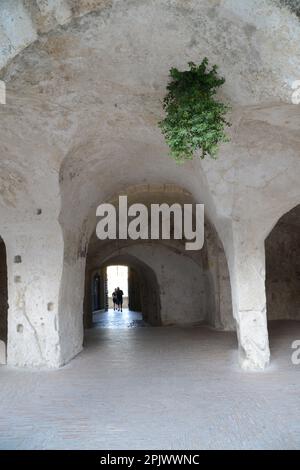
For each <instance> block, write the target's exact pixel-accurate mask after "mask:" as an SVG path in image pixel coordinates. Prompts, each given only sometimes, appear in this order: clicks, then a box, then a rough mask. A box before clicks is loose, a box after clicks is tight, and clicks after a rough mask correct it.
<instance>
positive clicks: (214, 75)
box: [158, 58, 230, 162]
mask: <svg viewBox="0 0 300 470" xmlns="http://www.w3.org/2000/svg"><path fill="white" fill-rule="evenodd" d="M188 65H189V70H185V71H183V72H181V71H179V70H178V69H176V68H172V69H171V70H170V77H171V80H170V82H169V84H168V86H167V91H168V93H167V95H166V97H165V98H164V101H163V108H164V110H165V113H166V116H165V118H164V119H163V120H162V121H160V122H159V124H158V125H159V127H160V129H161V131H162V133H163V135H164V137H165V139H166V142H167V144H168V146H169V148H170V154H171V156H172V157H173V158H174V159H175V160H176V161H177V162H183V161H185V160H191V159H192V158H193V157H194V156H195V155H197V154H198V155H199V156H200V158H202V159H203V158H205V157H206V156H207V155H209V156H210V157H212V158H216V155H217V153H218V149H219V145H220V144H221V143H222V142H228V141H229V137H228V136H227V134H226V132H225V128H226V127H227V126H230V123H229V122H228V121H227V120H226V115H227V113H228V112H229V110H230V107H229V106H228V105H227V104H225V103H222V102H221V101H218V100H217V99H216V97H215V95H216V93H217V91H218V89H219V88H220V87H221V86H222V85H223V84H224V83H225V79H224V78H222V77H219V75H218V72H217V66H216V65H214V66H213V67H212V68H211V69H210V70H209V69H208V59H207V58H205V59H204V60H203V61H202V63H201V64H200V65H195V64H194V63H193V62H189V64H188Z"/></svg>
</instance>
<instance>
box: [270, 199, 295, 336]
mask: <svg viewBox="0 0 300 470" xmlns="http://www.w3.org/2000/svg"><path fill="white" fill-rule="evenodd" d="M265 253H266V297H267V318H268V322H269V329H270V333H271V330H272V322H274V321H275V320H294V321H300V204H299V205H297V206H296V207H294V208H293V209H292V210H290V211H289V212H287V213H286V214H285V215H283V216H282V217H281V218H280V219H279V221H278V222H277V224H276V225H275V227H274V228H273V229H272V231H271V232H270V234H269V235H268V237H267V238H266V240H265ZM271 339H272V335H271Z"/></svg>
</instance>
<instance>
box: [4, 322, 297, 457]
mask: <svg viewBox="0 0 300 470" xmlns="http://www.w3.org/2000/svg"><path fill="white" fill-rule="evenodd" d="M270 337H271V347H272V353H273V361H272V365H271V366H270V368H269V369H268V370H266V371H265V372H259V373H245V372H243V371H242V370H240V369H239V367H238V366H237V364H236V361H237V353H236V339H235V335H234V334H232V333H223V332H216V331H213V330H211V329H209V328H204V327H198V328H151V327H149V328H127V329H125V328H123V329H108V328H94V329H92V330H90V331H88V332H87V334H86V348H85V350H84V351H83V352H82V353H81V354H80V355H79V356H78V357H77V358H75V359H74V360H73V361H72V362H71V363H70V364H69V365H67V366H65V367H64V368H62V369H60V370H57V371H32V370H16V369H12V368H9V367H5V366H3V367H2V368H0V383H1V386H0V447H1V449H104V448H109V449H119V448H122V449H127V448H128V449H136V448H146V449H158V448H168V449H181V448H183V449H185V448H186V449H196V448H200V449H204V448H208V449H232V448H238V449H248V448H250V449H296V448H297V449H299V448H300V366H294V365H293V364H292V363H291V352H292V350H291V342H292V341H293V340H295V339H300V322H298V323H295V322H291V323H284V322H279V323H276V324H274V325H272V327H271V333H270Z"/></svg>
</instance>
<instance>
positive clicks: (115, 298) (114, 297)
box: [112, 289, 118, 311]
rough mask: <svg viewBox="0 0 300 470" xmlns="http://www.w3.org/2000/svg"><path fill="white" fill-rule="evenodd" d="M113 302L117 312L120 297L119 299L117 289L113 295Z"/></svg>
mask: <svg viewBox="0 0 300 470" xmlns="http://www.w3.org/2000/svg"><path fill="white" fill-rule="evenodd" d="M112 301H113V304H114V311H115V310H116V308H117V307H116V306H117V305H118V297H117V289H115V290H114V291H113V293H112Z"/></svg>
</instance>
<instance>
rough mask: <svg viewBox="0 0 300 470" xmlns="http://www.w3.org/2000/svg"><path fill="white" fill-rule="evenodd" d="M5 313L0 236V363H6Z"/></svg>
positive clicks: (5, 298)
mask: <svg viewBox="0 0 300 470" xmlns="http://www.w3.org/2000/svg"><path fill="white" fill-rule="evenodd" d="M7 313H8V292H7V264H6V247H5V243H4V241H3V240H2V238H0V364H6V349H7Z"/></svg>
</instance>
